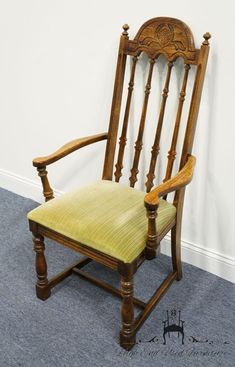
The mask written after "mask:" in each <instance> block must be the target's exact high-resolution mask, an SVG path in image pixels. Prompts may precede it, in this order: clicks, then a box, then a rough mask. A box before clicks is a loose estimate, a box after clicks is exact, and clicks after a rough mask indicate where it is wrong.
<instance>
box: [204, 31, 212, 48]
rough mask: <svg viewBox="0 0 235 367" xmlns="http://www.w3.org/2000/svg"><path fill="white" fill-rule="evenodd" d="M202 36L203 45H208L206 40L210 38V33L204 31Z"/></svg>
mask: <svg viewBox="0 0 235 367" xmlns="http://www.w3.org/2000/svg"><path fill="white" fill-rule="evenodd" d="M203 38H204V39H205V41H204V42H202V44H203V45H205V46H208V45H209V42H208V40H209V39H210V38H211V34H210V33H209V32H206V33H205V34H204V35H203Z"/></svg>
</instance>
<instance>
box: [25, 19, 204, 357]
mask: <svg viewBox="0 0 235 367" xmlns="http://www.w3.org/2000/svg"><path fill="white" fill-rule="evenodd" d="M128 29H129V26H128V25H126V24H125V25H124V26H123V32H122V35H121V38H120V44H119V51H118V58H117V67H116V76H115V82H114V91H113V99H112V107H111V114H110V122H109V130H108V133H103V134H98V135H94V136H91V137H86V138H82V139H77V140H74V141H72V142H70V143H68V144H66V145H64V146H63V147H62V148H60V149H59V150H57V151H56V152H55V153H53V154H51V155H49V156H46V157H41V158H35V159H34V160H33V165H34V166H35V167H36V168H37V170H38V174H39V176H40V178H41V181H42V185H43V193H44V196H45V199H46V201H47V200H50V199H52V198H53V190H52V188H51V186H50V184H49V180H48V177H47V171H46V166H47V165H50V164H52V163H54V162H56V161H57V160H59V159H61V158H63V157H65V156H66V155H68V154H70V153H72V152H73V151H75V150H78V149H80V148H82V147H84V146H86V145H89V144H93V143H95V142H98V141H102V140H107V144H106V152H105V159H104V167H103V176H102V178H103V179H106V180H112V179H113V168H114V157H115V150H116V144H117V133H118V128H119V118H120V110H121V102H122V94H123V85H124V77H125V67H126V60H127V58H128V57H131V58H132V68H131V74H130V80H129V86H128V94H127V100H126V105H125V109H124V118H123V121H122V126H121V136H120V138H119V151H118V155H117V162H116V165H115V167H116V170H115V173H114V179H115V181H116V182H119V181H120V178H121V177H122V169H123V162H124V152H125V146H126V143H127V131H128V127H129V126H128V125H129V114H130V108H131V102H132V99H133V98H132V96H133V89H134V81H135V78H136V77H137V76H136V64H137V60H138V58H139V56H140V54H141V53H142V52H144V53H146V54H147V55H148V60H149V61H148V65H147V66H146V67H148V77H147V82H146V86H145V94H144V100H143V106H142V113H141V117H140V123H139V128H138V136H137V140H136V142H135V147H134V159H133V165H132V168H131V176H130V178H129V180H130V186H131V187H134V185H135V183H136V181H137V175H138V173H139V160H140V155H141V151H142V146H143V136H144V130H145V128H146V126H147V121H146V114H147V108H148V104H149V94H150V89H151V81H152V78H153V76H154V64H155V63H156V62H157V61H158V57H159V56H160V55H164V56H165V58H166V59H167V63H168V67H167V74H166V79H165V84H164V88H163V93H162V100H161V105H160V111H159V114H158V121H157V126H156V132H153V136H154V143H153V146H152V152H151V160H150V164H149V170H148V173H147V182H146V188H147V190H146V191H147V194H146V196H145V200H144V203H143V205H145V207H146V214H147V218H148V228H146V238H147V240H146V247H145V249H144V250H143V251H142V253H141V254H140V255H139V256H138V257H137V258H136V259H135V260H134V261H133V262H132V263H128V264H126V263H124V262H122V261H120V260H118V259H116V258H113V257H111V256H108V255H106V254H104V253H102V252H101V251H98V250H95V249H93V248H91V247H89V246H87V245H86V244H83V243H79V242H77V241H74V240H72V239H71V238H68V237H66V236H63V235H61V234H59V233H57V232H56V231H54V230H53V229H49V228H46V227H44V226H42V225H40V224H38V223H36V222H33V221H29V226H30V230H31V231H32V232H33V235H34V249H35V252H36V273H37V284H36V294H37V296H38V297H39V298H40V299H42V300H46V299H47V298H48V297H49V296H50V294H51V289H52V288H53V287H54V286H56V285H57V284H59V283H60V282H61V281H62V280H64V279H65V278H66V277H68V276H70V275H71V274H76V275H79V276H80V277H83V278H85V279H87V280H88V281H91V282H92V283H93V284H95V285H97V286H99V287H101V288H104V289H106V290H107V291H108V292H110V293H112V294H113V295H115V296H118V297H121V298H122V307H121V319H122V327H121V331H120V345H121V346H122V347H123V348H125V349H127V350H130V349H131V348H132V347H133V345H134V344H135V337H136V333H137V331H138V330H139V328H140V327H141V325H142V324H143V322H144V321H145V320H146V318H147V317H148V316H149V314H150V313H151V312H152V310H153V309H154V307H155V306H156V304H157V302H158V301H159V300H160V299H161V297H162V296H163V295H164V293H165V292H166V291H167V289H168V287H169V286H170V285H171V284H172V282H173V281H174V280H175V279H176V280H180V279H181V277H182V268H181V249H180V247H181V221H182V211H183V203H184V195H185V188H186V185H187V184H188V183H189V182H190V181H191V180H192V176H193V170H194V166H195V161H196V160H195V157H194V156H192V154H191V153H192V147H193V140H194V135H195V129H196V122H197V117H198V111H199V105H200V100H201V94H202V88H203V81H204V76H205V70H206V65H207V59H208V53H209V39H210V34H209V33H206V34H205V35H204V36H203V37H204V41H203V43H202V45H201V48H200V49H197V48H195V45H194V40H193V35H192V32H191V30H190V29H189V27H188V26H187V25H186V24H185V23H183V22H182V21H180V20H178V19H173V18H167V17H160V18H153V19H150V20H149V21H147V22H145V23H144V24H143V25H142V27H141V28H140V29H139V31H138V32H137V34H136V36H135V37H134V39H133V40H130V39H129V36H128ZM178 57H181V58H183V60H184V63H185V71H184V76H183V80H182V83H181V90H180V95H179V101H178V109H177V113H176V117H175V125H174V128H173V132H172V139H171V146H170V149H169V150H168V161H167V167H166V174H165V178H164V180H163V182H162V183H161V184H160V185H159V186H157V187H153V185H154V184H153V180H154V178H155V173H156V172H155V170H156V163H157V158H158V155H159V153H160V140H161V135H162V130H163V126H164V115H165V109H166V101H167V97H168V92H169V84H170V78H171V73H172V72H173V70H174V69H175V68H174V69H173V64H174V61H175V60H176V59H177V58H178ZM190 68H196V76H195V80H194V87H193V93H192V96H191V102H190V108H189V114H188V118H187V124H186V131H185V136H184V141H183V148H182V152H181V159H180V165H179V169H178V173H176V174H175V175H174V176H173V177H171V175H172V169H173V164H174V162H175V157H176V146H177V147H178V145H177V143H178V136H179V130H180V125H181V119H182V110H183V105H184V99H185V96H186V93H187V82H188V77H189V70H190ZM177 149H178V148H177ZM170 192H175V195H174V200H173V204H174V206H175V207H176V216H175V218H173V219H172V220H171V221H170V222H169V223H168V224H167V225H166V227H165V228H164V229H163V230H162V232H161V233H160V232H158V229H157V226H156V218H157V215H158V206H159V200H160V198H161V197H164V198H165V199H166V198H167V194H168V193H170ZM87 195H89V192H88V193H87ZM169 231H171V251H172V267H173V271H172V272H171V273H170V274H169V275H168V277H167V278H166V279H165V280H164V281H163V283H162V284H161V285H160V286H159V288H158V289H157V291H156V292H155V293H154V295H153V296H152V297H151V298H150V300H149V301H148V302H147V303H145V302H143V301H141V300H138V299H137V298H135V297H134V274H135V272H136V271H137V270H138V268H139V266H141V264H142V263H143V262H144V261H145V260H151V259H153V258H154V257H156V254H157V251H158V249H159V246H160V241H161V240H162V239H163V238H164V236H165V235H166V234H167V233H168V232H169ZM44 237H47V238H50V239H52V240H55V241H56V242H57V243H59V244H61V245H64V246H66V247H69V248H71V249H73V250H75V251H77V252H79V253H81V254H83V255H85V256H87V257H86V258H85V259H82V260H80V261H79V262H77V263H75V264H72V265H71V266H69V267H68V268H66V269H65V270H64V271H63V272H61V273H59V274H58V275H56V276H55V277H53V278H52V279H50V280H48V279H47V264H46V259H45V256H44V249H45V246H44ZM92 260H94V261H96V262H98V263H101V264H103V265H105V266H107V267H109V268H111V269H113V270H115V271H118V273H119V275H120V278H121V286H120V289H115V288H114V287H112V286H110V285H108V284H106V283H104V282H102V281H101V280H98V279H96V278H94V277H93V276H91V275H89V274H88V273H87V272H85V271H83V270H81V268H82V267H83V266H85V265H86V264H88V262H90V261H92ZM134 305H137V306H138V307H141V308H143V311H142V312H141V313H140V314H139V315H138V316H137V318H136V319H134Z"/></svg>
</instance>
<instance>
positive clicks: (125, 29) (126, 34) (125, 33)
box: [122, 24, 130, 37]
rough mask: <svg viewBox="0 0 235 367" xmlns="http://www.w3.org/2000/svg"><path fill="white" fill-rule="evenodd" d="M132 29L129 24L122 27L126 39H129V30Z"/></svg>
mask: <svg viewBox="0 0 235 367" xmlns="http://www.w3.org/2000/svg"><path fill="white" fill-rule="evenodd" d="M129 28H130V27H129V25H128V24H124V25H123V26H122V29H123V32H122V35H123V36H125V37H127V36H128V32H127V31H128V29H129Z"/></svg>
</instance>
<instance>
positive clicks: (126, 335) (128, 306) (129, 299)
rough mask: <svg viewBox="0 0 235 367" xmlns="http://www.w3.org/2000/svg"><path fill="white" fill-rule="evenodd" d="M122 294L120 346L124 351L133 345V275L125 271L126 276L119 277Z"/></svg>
mask: <svg viewBox="0 0 235 367" xmlns="http://www.w3.org/2000/svg"><path fill="white" fill-rule="evenodd" d="M121 294H122V310H121V315H122V328H121V331H120V345H121V347H123V348H124V349H126V350H130V349H131V348H132V347H133V346H134V345H135V333H134V328H133V326H134V324H133V321H134V304H133V273H132V272H131V271H127V274H126V275H121Z"/></svg>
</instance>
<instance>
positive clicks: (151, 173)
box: [145, 62, 174, 192]
mask: <svg viewBox="0 0 235 367" xmlns="http://www.w3.org/2000/svg"><path fill="white" fill-rule="evenodd" d="M173 65H174V64H173V62H169V63H168V69H167V75H166V81H165V86H164V89H163V93H162V103H161V108H160V113H159V117H158V124H157V130H156V135H155V140H154V144H153V146H152V151H151V160H150V166H149V172H148V174H147V182H146V183H145V186H146V188H147V192H149V191H150V190H151V188H152V187H153V180H154V178H155V174H154V172H155V167H156V163H157V157H158V154H159V151H160V138H161V132H162V124H163V119H164V114H165V107H166V101H167V97H168V93H169V84H170V78H171V70H172V67H173Z"/></svg>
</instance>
